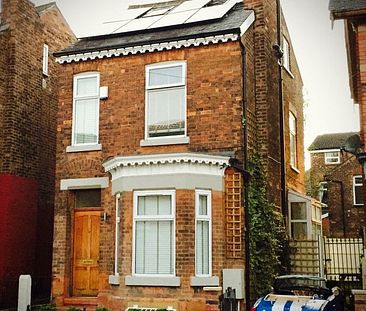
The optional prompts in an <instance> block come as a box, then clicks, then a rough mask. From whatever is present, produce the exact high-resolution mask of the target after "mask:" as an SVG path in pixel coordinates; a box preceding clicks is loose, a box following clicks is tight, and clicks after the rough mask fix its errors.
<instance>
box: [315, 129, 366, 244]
mask: <svg viewBox="0 0 366 311" xmlns="http://www.w3.org/2000/svg"><path fill="white" fill-rule="evenodd" d="M355 135H358V133H354V132H350V133H333V134H323V135H319V136H317V137H316V138H315V140H314V141H313V143H312V144H311V145H310V147H309V151H310V156H311V169H310V178H309V183H310V187H311V195H312V197H315V198H319V200H320V201H322V203H325V204H326V207H325V208H323V233H324V235H326V236H327V237H359V236H361V235H362V228H363V226H364V224H365V223H364V204H363V202H364V200H363V192H362V187H363V178H362V167H361V165H360V164H359V162H358V160H357V158H356V156H355V155H353V154H352V153H350V152H346V151H345V150H344V148H345V144H346V141H347V139H349V138H350V137H353V136H355Z"/></svg>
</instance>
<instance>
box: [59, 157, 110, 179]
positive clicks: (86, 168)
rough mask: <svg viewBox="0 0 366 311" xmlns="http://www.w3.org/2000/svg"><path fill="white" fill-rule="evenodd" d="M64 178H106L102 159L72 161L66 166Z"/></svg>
mask: <svg viewBox="0 0 366 311" xmlns="http://www.w3.org/2000/svg"><path fill="white" fill-rule="evenodd" d="M64 167H65V171H66V172H67V175H66V176H64V178H89V177H102V176H105V173H104V169H103V166H102V160H101V159H100V158H83V159H72V160H70V161H68V162H66V163H65V164H64Z"/></svg>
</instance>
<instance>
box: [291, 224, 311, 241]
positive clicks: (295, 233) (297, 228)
mask: <svg viewBox="0 0 366 311" xmlns="http://www.w3.org/2000/svg"><path fill="white" fill-rule="evenodd" d="M291 233H292V238H294V239H306V238H307V230H306V223H302V222H293V223H291Z"/></svg>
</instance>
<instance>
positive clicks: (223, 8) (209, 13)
mask: <svg viewBox="0 0 366 311" xmlns="http://www.w3.org/2000/svg"><path fill="white" fill-rule="evenodd" d="M241 1H242V0H228V1H226V2H225V3H224V4H220V5H214V6H210V7H204V8H201V9H200V10H199V11H198V12H197V13H196V14H194V15H193V16H192V17H190V18H189V19H188V20H187V21H186V24H188V23H195V22H201V21H206V20H211V19H216V18H222V17H223V16H224V15H225V14H226V13H227V12H229V11H230V10H231V9H232V8H233V6H234V5H235V4H236V3H238V2H241Z"/></svg>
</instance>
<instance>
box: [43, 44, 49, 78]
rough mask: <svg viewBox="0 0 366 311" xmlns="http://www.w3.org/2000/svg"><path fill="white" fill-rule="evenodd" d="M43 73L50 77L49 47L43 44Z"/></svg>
mask: <svg viewBox="0 0 366 311" xmlns="http://www.w3.org/2000/svg"><path fill="white" fill-rule="evenodd" d="M42 72H43V74H44V75H46V76H48V45H47V44H46V43H45V44H43V58H42Z"/></svg>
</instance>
